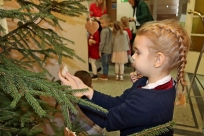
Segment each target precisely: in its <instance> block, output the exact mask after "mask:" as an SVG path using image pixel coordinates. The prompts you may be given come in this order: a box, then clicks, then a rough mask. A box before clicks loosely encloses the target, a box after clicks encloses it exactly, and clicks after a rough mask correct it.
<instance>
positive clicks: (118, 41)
mask: <svg viewBox="0 0 204 136" xmlns="http://www.w3.org/2000/svg"><path fill="white" fill-rule="evenodd" d="M129 43H130V40H129V37H128V34H127V32H126V31H124V30H123V28H122V27H121V24H120V22H119V21H115V22H114V24H113V36H112V44H113V53H112V58H111V61H112V62H113V63H115V74H116V75H115V80H123V73H124V64H125V63H127V62H128V56H127V51H128V50H129Z"/></svg>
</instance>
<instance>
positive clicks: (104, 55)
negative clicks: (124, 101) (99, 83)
mask: <svg viewBox="0 0 204 136" xmlns="http://www.w3.org/2000/svg"><path fill="white" fill-rule="evenodd" d="M109 22H110V18H109V16H108V14H104V15H102V16H101V17H100V23H101V27H102V31H101V34H100V44H99V56H100V57H101V63H102V67H103V74H102V75H101V76H99V79H101V80H108V71H109V61H110V57H111V53H112V45H111V37H112V32H111V30H110V28H109Z"/></svg>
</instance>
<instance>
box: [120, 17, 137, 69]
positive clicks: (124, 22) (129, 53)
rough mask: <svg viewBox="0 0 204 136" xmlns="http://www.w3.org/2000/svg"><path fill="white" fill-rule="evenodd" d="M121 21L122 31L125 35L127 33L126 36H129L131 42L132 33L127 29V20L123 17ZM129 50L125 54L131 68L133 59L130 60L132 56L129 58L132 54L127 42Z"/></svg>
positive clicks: (130, 46)
mask: <svg viewBox="0 0 204 136" xmlns="http://www.w3.org/2000/svg"><path fill="white" fill-rule="evenodd" d="M120 21H121V25H122V27H123V30H125V31H126V32H127V33H128V36H129V40H130V41H131V40H132V32H131V31H130V28H129V19H128V18H127V17H126V16H124V17H122V18H121V19H120ZM129 48H130V49H129V50H128V51H127V54H128V60H129V62H130V63H131V66H133V62H134V61H133V59H132V56H131V53H132V45H131V44H130V42H129Z"/></svg>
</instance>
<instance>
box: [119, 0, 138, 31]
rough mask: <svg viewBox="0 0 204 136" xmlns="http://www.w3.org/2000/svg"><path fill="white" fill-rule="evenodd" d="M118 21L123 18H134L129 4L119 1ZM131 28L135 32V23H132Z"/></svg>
mask: <svg viewBox="0 0 204 136" xmlns="http://www.w3.org/2000/svg"><path fill="white" fill-rule="evenodd" d="M116 14H117V20H118V21H120V19H121V17H122V16H127V17H132V16H133V9H132V6H131V5H130V4H129V2H121V0H117V13H116ZM130 27H131V28H132V29H133V32H135V23H134V22H130Z"/></svg>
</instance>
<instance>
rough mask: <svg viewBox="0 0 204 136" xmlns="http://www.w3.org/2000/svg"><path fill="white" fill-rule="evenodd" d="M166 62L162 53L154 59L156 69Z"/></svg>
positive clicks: (157, 54)
mask: <svg viewBox="0 0 204 136" xmlns="http://www.w3.org/2000/svg"><path fill="white" fill-rule="evenodd" d="M164 61H165V56H164V54H163V53H161V52H158V53H156V55H155V58H154V67H155V68H159V67H161V66H162V64H163V63H164Z"/></svg>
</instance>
